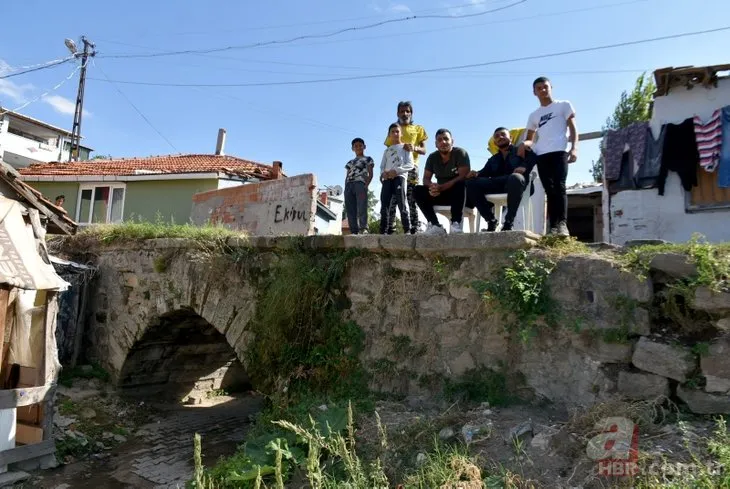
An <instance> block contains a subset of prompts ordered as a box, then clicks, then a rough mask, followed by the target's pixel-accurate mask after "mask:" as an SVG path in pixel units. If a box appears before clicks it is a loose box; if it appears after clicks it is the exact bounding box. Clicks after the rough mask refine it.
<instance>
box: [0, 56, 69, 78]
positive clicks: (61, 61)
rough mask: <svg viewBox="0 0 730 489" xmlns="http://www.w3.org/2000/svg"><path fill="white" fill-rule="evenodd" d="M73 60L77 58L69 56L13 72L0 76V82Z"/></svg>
mask: <svg viewBox="0 0 730 489" xmlns="http://www.w3.org/2000/svg"><path fill="white" fill-rule="evenodd" d="M73 59H75V56H69V57H68V58H62V59H56V60H53V61H49V62H47V63H41V64H39V65H35V66H32V67H29V68H27V69H21V70H20V71H15V72H12V73H9V74H3V75H0V80H5V79H6V78H12V77H14V76H20V75H25V74H26V73H33V72H34V71H40V70H45V69H48V68H53V67H54V66H58V65H61V64H64V63H68V62H69V61H71V60H73Z"/></svg>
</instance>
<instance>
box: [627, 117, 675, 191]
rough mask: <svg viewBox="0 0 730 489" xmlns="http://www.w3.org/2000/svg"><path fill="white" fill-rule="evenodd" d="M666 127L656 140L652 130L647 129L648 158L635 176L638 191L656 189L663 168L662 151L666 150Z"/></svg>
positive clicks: (663, 127) (646, 157)
mask: <svg viewBox="0 0 730 489" xmlns="http://www.w3.org/2000/svg"><path fill="white" fill-rule="evenodd" d="M666 133H667V131H666V126H662V128H661V131H659V137H658V138H656V139H654V135H653V133H652V132H651V128H650V127H647V128H646V156H645V157H644V163H642V165H641V166H640V167H639V169H638V171H637V172H636V175H635V176H634V185H636V188H638V189H647V188H654V187H656V185H657V180H658V179H659V173H660V171H661V167H662V149H663V148H664V136H665V135H666Z"/></svg>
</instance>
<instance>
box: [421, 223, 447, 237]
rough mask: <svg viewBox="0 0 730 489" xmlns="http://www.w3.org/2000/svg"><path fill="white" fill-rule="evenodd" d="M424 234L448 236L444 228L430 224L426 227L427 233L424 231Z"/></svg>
mask: <svg viewBox="0 0 730 489" xmlns="http://www.w3.org/2000/svg"><path fill="white" fill-rule="evenodd" d="M423 234H426V235H428V236H446V230H445V229H444V228H443V226H440V225H435V224H430V223H429V224H428V225H427V226H426V231H424V232H423Z"/></svg>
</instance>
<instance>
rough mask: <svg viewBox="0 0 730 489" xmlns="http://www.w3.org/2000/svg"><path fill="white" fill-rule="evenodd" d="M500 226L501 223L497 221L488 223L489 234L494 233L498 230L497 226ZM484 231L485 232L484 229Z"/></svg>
mask: <svg viewBox="0 0 730 489" xmlns="http://www.w3.org/2000/svg"><path fill="white" fill-rule="evenodd" d="M498 224H499V221H498V220H496V219H493V220H491V221H487V232H488V233H492V232H494V231H496V230H497V225H498ZM482 231H484V230H483V229H482Z"/></svg>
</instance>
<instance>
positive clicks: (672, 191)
mask: <svg viewBox="0 0 730 489" xmlns="http://www.w3.org/2000/svg"><path fill="white" fill-rule="evenodd" d="M726 105H730V79H722V80H719V82H718V86H717V88H710V89H706V88H703V87H701V86H696V87H694V88H693V89H691V90H687V89H686V88H674V89H672V90H671V91H670V92H669V94H668V95H665V96H662V97H657V98H656V99H655V100H654V112H653V114H652V119H651V121H650V126H651V128H652V131H653V133H654V135H655V137H656V136H657V135H658V134H659V131H660V130H661V126H662V125H663V124H668V123H675V124H676V123H679V122H682V121H683V120H685V119H687V118H688V117H692V116H694V115H695V114H697V115H699V116H700V117H702V118H703V119H705V118H708V117H709V116H710V115H712V112H713V111H714V110H715V109H717V108H720V107H724V106H726ZM605 191H606V190H605V188H604V193H605ZM605 197H606V196H605V194H604V203H605ZM610 199H611V203H610V206H606V205H604V226H606V225H608V226H606V227H610V242H611V243H614V244H619V245H621V244H624V243H625V242H626V241H628V240H631V239H664V240H667V241H672V242H684V241H687V240H689V239H690V238H691V237H692V234H693V233H700V234H703V235H704V236H705V237H706V238H707V239H708V240H709V241H713V242H718V241H730V226H729V225H728V223H730V211H728V210H727V209H725V210H716V211H700V212H693V213H687V212H686V211H685V191H684V189H683V188H682V186H681V182H680V179H679V176H678V175H677V174H676V173H674V172H670V173H669V176H668V178H667V182H666V188H665V193H664V196H660V195H659V193H658V190H657V189H655V188H654V189H646V190H625V191H622V192H618V193H616V194H615V195H613V196H612V197H611V198H610ZM609 213H610V216H609V215H608V214H609ZM609 221H610V224H609Z"/></svg>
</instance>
